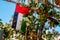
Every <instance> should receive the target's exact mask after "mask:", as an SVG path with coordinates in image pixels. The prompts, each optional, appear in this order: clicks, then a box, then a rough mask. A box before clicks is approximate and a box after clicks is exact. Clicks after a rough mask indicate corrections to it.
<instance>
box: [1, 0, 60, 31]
mask: <svg viewBox="0 0 60 40" xmlns="http://www.w3.org/2000/svg"><path fill="white" fill-rule="evenodd" d="M14 10H15V4H13V3H9V2H6V1H3V0H0V18H1V19H2V22H4V23H6V22H7V23H8V22H9V20H10V19H11V17H12V15H14ZM46 26H47V25H46ZM55 30H56V31H59V30H60V27H57V28H55ZM59 32H60V31H59Z"/></svg>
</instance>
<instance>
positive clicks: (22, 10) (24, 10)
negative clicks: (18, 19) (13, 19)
mask: <svg viewBox="0 0 60 40" xmlns="http://www.w3.org/2000/svg"><path fill="white" fill-rule="evenodd" d="M15 12H18V13H22V14H28V13H29V8H27V7H25V6H21V5H19V4H16V9H15Z"/></svg>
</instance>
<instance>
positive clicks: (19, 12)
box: [12, 4, 29, 30]
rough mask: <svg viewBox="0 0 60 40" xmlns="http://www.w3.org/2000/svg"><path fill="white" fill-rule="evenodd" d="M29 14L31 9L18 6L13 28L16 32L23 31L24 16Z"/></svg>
mask: <svg viewBox="0 0 60 40" xmlns="http://www.w3.org/2000/svg"><path fill="white" fill-rule="evenodd" d="M28 12H29V8H27V7H24V6H21V5H19V4H16V9H15V13H14V17H13V23H12V28H15V29H16V30H20V29H21V22H22V19H23V14H26V15H27V14H28Z"/></svg>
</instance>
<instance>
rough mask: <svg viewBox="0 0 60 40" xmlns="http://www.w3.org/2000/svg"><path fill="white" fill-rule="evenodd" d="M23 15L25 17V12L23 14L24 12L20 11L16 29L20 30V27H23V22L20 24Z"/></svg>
mask: <svg viewBox="0 0 60 40" xmlns="http://www.w3.org/2000/svg"><path fill="white" fill-rule="evenodd" d="M22 17H23V14H22V13H19V14H18V19H17V25H16V30H20V29H21V24H20V22H22Z"/></svg>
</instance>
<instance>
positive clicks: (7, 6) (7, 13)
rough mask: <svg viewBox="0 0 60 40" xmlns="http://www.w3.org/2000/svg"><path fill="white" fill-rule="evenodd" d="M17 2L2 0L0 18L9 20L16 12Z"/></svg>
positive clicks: (0, 0) (0, 2)
mask: <svg viewBox="0 0 60 40" xmlns="http://www.w3.org/2000/svg"><path fill="white" fill-rule="evenodd" d="M14 9H15V4H13V3H9V2H6V1H3V0H0V18H1V19H2V21H3V22H5V23H6V22H8V21H9V20H10V19H11V17H12V15H13V14H14Z"/></svg>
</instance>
